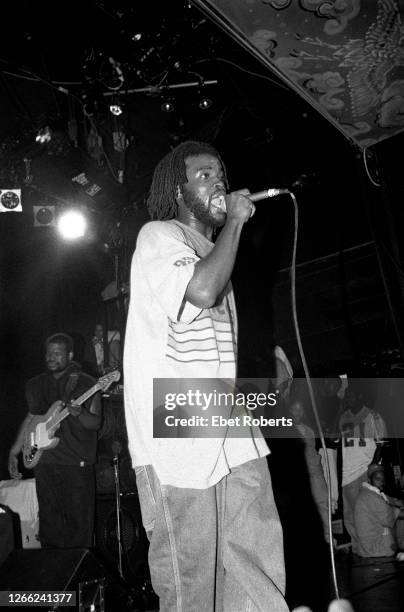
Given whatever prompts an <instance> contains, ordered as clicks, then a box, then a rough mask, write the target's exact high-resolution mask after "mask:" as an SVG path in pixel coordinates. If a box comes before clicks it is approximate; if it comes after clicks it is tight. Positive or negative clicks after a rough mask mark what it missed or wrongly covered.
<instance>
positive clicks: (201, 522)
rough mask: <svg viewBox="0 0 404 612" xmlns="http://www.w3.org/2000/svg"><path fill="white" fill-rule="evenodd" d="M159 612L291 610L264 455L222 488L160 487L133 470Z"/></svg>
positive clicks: (149, 471)
mask: <svg viewBox="0 0 404 612" xmlns="http://www.w3.org/2000/svg"><path fill="white" fill-rule="evenodd" d="M135 471H136V481H137V488H138V494H139V500H140V507H141V511H142V520H143V525H144V528H145V530H146V533H147V536H148V538H149V542H150V548H149V567H150V575H151V581H152V585H153V588H154V590H155V592H156V594H157V595H158V597H159V598H160V611H161V612H286V611H287V610H288V607H287V605H286V602H285V599H284V593H285V569H284V559H283V537H282V527H281V524H280V521H279V516H278V511H277V509H276V505H275V501H274V497H273V493H272V485H271V477H270V474H269V470H268V465H267V460H266V458H265V457H264V458H261V459H254V460H252V461H248V462H247V463H244V464H242V465H240V466H237V467H235V468H232V469H231V472H230V473H229V474H228V475H227V476H225V477H224V478H223V479H222V480H221V481H220V482H219V483H218V484H217V485H215V486H212V487H209V488H207V489H187V488H179V487H173V486H169V485H162V484H161V483H160V481H159V479H158V477H157V475H156V472H155V471H154V469H153V468H152V466H150V465H144V466H140V467H137V468H135Z"/></svg>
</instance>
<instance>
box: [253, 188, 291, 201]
mask: <svg viewBox="0 0 404 612" xmlns="http://www.w3.org/2000/svg"><path fill="white" fill-rule="evenodd" d="M284 193H290V191H289V189H264V190H263V191H257V193H251V194H250V195H248V196H246V197H247V198H248V199H249V200H251V202H260V201H261V200H266V199H267V198H275V197H276V196H278V195H283V194H284Z"/></svg>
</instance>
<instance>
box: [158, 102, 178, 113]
mask: <svg viewBox="0 0 404 612" xmlns="http://www.w3.org/2000/svg"><path fill="white" fill-rule="evenodd" d="M160 108H161V110H162V111H163V113H172V112H173V110H174V109H175V106H174V103H173V101H172V100H170V99H167V100H163V102H162V103H161V106H160Z"/></svg>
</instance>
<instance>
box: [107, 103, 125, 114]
mask: <svg viewBox="0 0 404 612" xmlns="http://www.w3.org/2000/svg"><path fill="white" fill-rule="evenodd" d="M109 111H110V113H112V114H113V115H115V117H119V115H122V113H123V109H122V106H121V105H120V104H110V106H109Z"/></svg>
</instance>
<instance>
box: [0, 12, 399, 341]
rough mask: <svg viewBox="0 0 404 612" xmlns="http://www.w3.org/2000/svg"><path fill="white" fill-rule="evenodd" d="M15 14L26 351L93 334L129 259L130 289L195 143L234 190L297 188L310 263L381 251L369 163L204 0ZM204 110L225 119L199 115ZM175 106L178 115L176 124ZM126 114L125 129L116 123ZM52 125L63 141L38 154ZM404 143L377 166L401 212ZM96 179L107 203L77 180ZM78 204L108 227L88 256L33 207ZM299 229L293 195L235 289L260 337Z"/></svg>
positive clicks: (253, 240) (1, 119) (14, 182)
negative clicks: (143, 235)
mask: <svg viewBox="0 0 404 612" xmlns="http://www.w3.org/2000/svg"><path fill="white" fill-rule="evenodd" d="M2 13H3V15H2V17H3V24H6V25H4V26H3V28H2V43H3V45H2V47H3V51H2V55H1V64H0V67H1V73H0V91H1V98H0V137H1V145H0V180H1V185H0V188H8V189H10V188H13V187H15V188H21V189H22V195H23V198H22V199H23V213H22V214H21V215H16V214H8V215H0V222H1V223H0V232H1V239H2V245H3V250H2V259H1V267H2V270H3V279H5V280H3V283H4V287H7V292H8V294H7V299H8V300H9V302H8V303H7V305H6V306H7V307H6V310H5V311H6V313H7V312H8V313H9V315H10V316H11V318H12V321H13V323H12V325H11V327H10V325H9V324H8V323H7V324H6V325H7V329H8V333H10V334H11V338H14V336H13V335H12V332H10V329H13V327H12V326H13V325H14V326H16V327H18V323H17V320H20V319H21V318H22V320H23V321H25V324H27V325H28V327H29V329H30V332H29V333H31V334H32V337H33V338H34V339H35V341H36V339H37V338H38V337H42V336H43V335H44V334H46V333H47V332H48V331H54V330H55V328H60V327H68V328H69V329H70V328H72V327H73V326H74V325H76V326H77V327H78V328H79V329H80V330H83V329H85V328H86V326H87V328H88V327H89V326H90V325H92V322H93V321H92V319H93V318H94V316H95V315H94V311H95V310H96V308H97V300H99V297H100V290H101V289H102V287H103V286H105V284H106V283H108V282H109V281H111V280H112V279H113V278H114V273H115V268H114V258H113V255H114V253H116V252H118V253H119V255H120V263H121V267H122V276H123V277H124V280H126V279H127V276H128V266H129V261H130V256H131V253H132V252H133V248H134V244H135V238H136V233H137V231H138V229H139V227H140V226H141V225H142V223H144V222H145V220H146V219H147V214H146V211H145V206H144V201H145V196H146V195H147V190H148V187H149V184H150V180H151V175H152V171H153V168H154V166H155V164H156V162H157V161H158V160H159V159H160V158H161V157H162V155H163V154H165V153H166V152H167V151H168V150H169V149H170V148H171V147H173V146H175V145H176V144H177V143H178V142H179V141H181V140H184V139H189V138H192V139H199V140H207V141H209V142H211V143H213V144H214V145H215V147H216V148H217V149H218V150H219V151H220V152H221V153H222V156H223V158H224V160H225V162H226V165H227V167H228V174H229V177H230V184H231V186H232V188H233V189H237V188H242V187H249V188H250V189H251V191H258V190H260V189H263V188H265V187H271V186H288V187H289V188H292V187H293V189H294V191H295V193H296V195H297V197H298V202H299V207H300V233H299V251H298V260H299V261H300V262H304V261H307V260H312V259H317V258H321V257H323V256H328V255H330V254H332V253H336V252H341V250H343V249H347V248H351V247H356V246H358V245H361V244H363V243H366V242H368V241H371V240H372V239H373V238H372V232H371V229H370V226H369V223H368V220H367V216H366V213H365V202H366V200H367V195H366V192H367V189H369V188H370V189H372V185H371V183H370V181H369V178H368V176H367V175H366V172H365V169H364V165H363V159H362V152H361V151H359V150H357V149H355V148H354V147H353V146H352V144H350V143H349V142H348V141H347V140H346V139H345V138H344V136H343V135H342V134H341V133H340V132H338V131H337V130H336V129H335V128H334V126H332V125H331V124H329V123H328V122H327V120H326V119H325V118H324V117H322V116H320V115H319V113H318V112H317V111H316V110H315V109H313V108H312V107H311V106H310V105H309V104H308V103H307V102H306V101H304V100H303V99H301V98H300V97H299V95H298V94H297V93H295V92H294V91H292V90H291V89H290V88H289V87H288V85H287V84H286V83H284V82H282V81H280V79H279V78H278V77H276V76H275V75H273V74H271V72H270V71H269V70H268V68H266V67H265V66H263V65H261V64H260V63H259V61H258V60H257V59H255V58H253V57H252V56H251V55H250V54H249V53H248V52H247V51H246V50H244V49H243V48H241V47H240V46H239V44H238V43H237V42H235V41H234V40H233V39H232V38H231V37H229V36H228V35H227V34H225V33H224V32H222V31H221V30H220V29H219V28H218V27H217V26H216V24H215V23H212V22H210V21H208V20H207V19H206V17H205V16H204V15H203V14H202V13H201V12H200V11H199V9H197V8H196V7H195V6H193V4H192V2H184V1H183V0H170V1H169V2H168V1H163V0H159V1H153V2H140V1H139V0H138V1H137V2H134V1H129V0H122V1H119V2H118V1H116V0H104V1H102V0H83V1H81V2H78V1H77V0H70V1H69V2H62V3H58V2H40V3H32V2H28V1H27V2H21V1H18V0H17V1H16V2H14V3H8V6H7V8H6V9H2ZM209 81H217V83H214V84H209ZM189 84H193V85H191V86H189ZM195 84H197V85H195ZM173 85H179V86H178V87H174V88H173V87H172V86H173ZM141 90H145V91H141ZM202 97H205V98H209V100H210V101H211V102H212V104H211V106H209V108H206V109H201V108H200V107H199V103H200V101H201V98H202ZM167 99H169V101H170V103H171V104H172V105H173V107H174V108H173V110H172V112H163V111H162V110H161V105H162V103H163V102H164V101H167ZM111 103H114V104H119V105H121V107H122V110H123V113H122V115H120V116H119V117H117V116H114V115H112V114H111V112H110V110H109V106H110V104H111ZM46 126H48V127H49V128H50V130H51V132H52V139H51V141H50V142H48V143H45V144H39V143H37V142H35V136H36V135H37V133H38V130H41V129H44V128H45V127H46ZM114 134H115V141H114ZM116 134H120V135H121V136H120V137H118V140H117V136H116ZM122 135H123V136H122ZM397 144H398V145H399V146H400V145H402V138H401V136H398V137H395V138H394V139H390V140H387V141H385V142H384V143H382V144H381V145H380V146H379V145H378V146H377V153H378V159H379V168H378V167H377V166H376V164H375V157H374V156H373V158H371V157H370V156H369V158H368V159H367V162H368V163H367V170H368V171H369V173H370V176H371V178H372V180H376V181H379V180H380V176H379V175H378V174H377V170H379V172H380V171H381V172H382V173H383V172H384V174H385V179H386V180H387V182H388V184H389V190H390V195H392V197H393V199H400V198H402V194H403V190H402V187H401V168H400V162H399V157H398V156H397V155H396V153H395V151H396V148H397ZM122 145H123V151H122V150H121V151H120V150H119V149H120V146H121V149H122ZM370 153H372V152H370ZM27 160H28V161H27ZM81 173H85V174H86V176H87V177H88V179H89V181H90V183H91V184H95V185H98V187H100V188H101V189H100V191H99V192H98V193H97V194H95V195H92V196H90V195H88V194H86V193H85V191H84V190H83V189H82V188H81V187H80V185H79V184H78V183H77V182H72V179H73V178H74V177H77V176H78V175H79V174H81ZM373 189H375V188H373ZM376 191H377V190H376ZM372 197H375V196H374V195H373V196H372ZM376 197H377V196H376ZM72 200H74V201H76V202H79V203H81V204H83V205H85V206H86V207H87V208H88V210H89V214H90V215H91V219H92V224H93V229H94V232H93V241H92V242H91V243H90V242H89V243H87V244H85V245H81V246H76V247H75V248H74V249H72V248H67V247H65V246H62V245H61V244H60V242H59V241H58V239H57V237H56V236H55V234H54V233H52V228H47V227H46V228H44V227H43V228H41V227H40V228H35V227H34V225H33V206H35V205H45V204H46V205H55V206H56V207H57V208H58V207H62V206H65V205H66V204H67V203H69V202H71V201H72ZM397 214H399V213H397ZM292 230H293V210H292V207H291V205H290V201H289V199H288V198H287V197H281V198H279V199H277V200H269V201H266V202H264V203H262V204H260V206H259V209H258V211H257V214H256V216H255V218H254V219H253V220H252V221H251V222H250V223H249V224H248V228H246V231H245V235H244V239H243V242H242V245H241V248H240V254H239V259H238V264H237V269H236V272H235V285H236V289H237V287H238V288H239V291H238V293H239V303H240V305H241V311H243V308H244V312H245V313H247V316H250V315H249V314H248V313H251V312H253V313H258V314H257V317H256V321H258V323H256V329H255V331H254V334H255V335H260V325H261V324H262V325H263V326H264V327H266V326H268V325H269V326H271V325H272V314H273V313H272V307H270V306H269V304H270V302H271V296H272V287H273V282H274V278H275V273H276V271H277V270H279V269H283V268H285V267H287V266H288V265H289V262H290V255H291V239H292ZM105 245H107V247H105ZM116 248H117V249H118V251H116V250H114V249H116ZM108 249H109V251H108ZM41 279H42V280H41ZM44 279H45V280H44ZM55 287H56V288H55ZM41 293H44V294H46V299H45V298H44V299H41V297H40V296H41ZM11 294H13V299H12V300H11V297H10V296H11ZM37 301H38V303H37ZM282 308H283V306H282ZM378 316H379V315H378ZM86 317H87V318H86ZM254 317H255V315H253V318H254ZM266 320H267V322H265V321H266ZM268 320H271V323H270V324H269V323H268ZM27 322H28V323H27ZM37 325H39V326H40V327H41V329H38V328H37V327H36V326H37ZM303 331H304V330H303ZM13 333H14V332H13ZM288 334H289V336H288ZM286 335H287V336H288V337H290V330H289V331H288V332H287V334H286ZM17 336H18V334H17ZM320 352H321V351H320Z"/></svg>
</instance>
